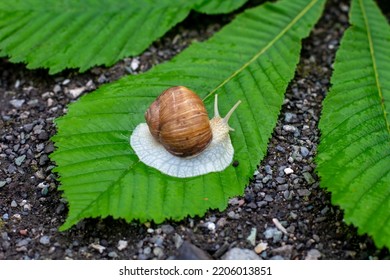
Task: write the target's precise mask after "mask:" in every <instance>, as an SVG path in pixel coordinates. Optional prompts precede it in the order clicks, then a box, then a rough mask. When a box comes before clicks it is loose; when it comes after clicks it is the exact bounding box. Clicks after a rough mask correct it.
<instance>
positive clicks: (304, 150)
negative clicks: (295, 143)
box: [300, 146, 309, 157]
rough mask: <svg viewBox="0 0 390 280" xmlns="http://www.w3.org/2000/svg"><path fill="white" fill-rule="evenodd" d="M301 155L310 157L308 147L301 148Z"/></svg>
mask: <svg viewBox="0 0 390 280" xmlns="http://www.w3.org/2000/svg"><path fill="white" fill-rule="evenodd" d="M300 151H301V155H302V156H303V157H307V156H308V155H309V150H308V149H307V148H306V147H303V146H302V147H300Z"/></svg>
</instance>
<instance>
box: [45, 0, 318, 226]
mask: <svg viewBox="0 0 390 280" xmlns="http://www.w3.org/2000/svg"><path fill="white" fill-rule="evenodd" d="M324 2H325V1H323V0H297V1H289V0H285V1H279V2H277V3H274V4H269V3H266V4H264V5H263V6H260V7H257V8H253V9H250V10H247V11H246V12H244V13H243V14H241V15H240V16H238V17H237V18H236V19H235V20H234V21H233V22H232V23H231V24H229V25H227V26H226V27H225V28H223V29H222V30H221V31H220V32H218V33H217V34H216V35H215V36H214V37H213V38H211V39H210V40H209V41H207V42H204V43H195V44H193V45H192V46H190V47H189V48H188V49H187V50H185V51H184V52H182V53H181V54H180V55H179V56H177V57H176V58H174V59H173V60H172V61H170V62H168V63H165V64H162V65H159V66H157V67H155V68H153V69H152V70H150V71H149V72H147V73H145V74H142V75H137V76H128V77H126V78H123V79H121V80H119V81H117V82H115V83H113V84H110V85H106V86H104V87H102V88H100V89H99V90H97V91H96V92H93V93H91V94H89V95H87V96H85V97H83V98H82V99H81V100H80V101H79V102H76V103H75V104H72V105H71V106H70V107H69V111H68V114H67V115H66V116H64V117H62V118H59V119H57V121H56V123H57V126H58V134H57V135H56V136H55V137H54V138H53V140H54V141H55V145H56V146H57V147H58V148H57V150H56V151H55V152H54V154H52V159H54V160H55V161H56V163H57V165H58V167H57V168H56V171H57V172H58V173H59V175H60V181H61V183H62V186H61V189H62V190H63V191H64V196H65V197H66V198H67V200H68V202H69V207H70V211H69V216H68V219H67V221H66V222H65V224H64V225H63V226H62V229H67V228H69V227H71V226H72V225H73V224H75V223H77V222H78V221H79V220H80V219H83V218H86V217H99V216H100V217H106V216H108V215H111V216H113V217H114V218H124V219H126V220H127V221H131V220H133V219H138V220H139V221H141V222H144V221H147V220H154V221H155V222H157V223H159V222H162V221H163V220H164V219H167V218H172V219H174V220H179V219H182V218H184V217H186V216H187V215H191V216H194V215H203V214H204V213H205V212H206V211H207V209H209V208H213V209H220V210H223V209H225V207H226V206H227V202H228V199H229V198H230V197H232V196H235V195H240V194H242V193H243V190H244V187H245V185H246V184H247V183H248V180H249V178H251V177H252V175H253V172H254V170H255V169H256V167H257V165H258V164H259V162H260V160H261V159H262V158H263V156H264V154H265V152H266V149H267V142H268V139H269V138H270V136H271V133H272V131H273V128H274V126H275V123H276V120H277V117H278V114H279V110H280V108H281V105H282V103H283V99H284V92H285V89H286V87H287V85H288V83H289V81H290V80H291V79H292V77H293V76H294V71H295V67H296V64H297V63H298V61H299V55H300V48H301V39H302V38H304V37H306V36H307V35H308V34H309V32H310V30H311V28H312V27H313V25H314V24H315V23H316V21H317V19H318V18H319V16H320V15H321V12H322V9H323V5H324ZM173 85H184V86H187V87H188V88H190V89H193V90H194V91H195V92H197V93H198V94H199V95H200V96H201V97H202V98H203V99H204V102H205V104H206V107H207V109H208V111H209V112H210V113H211V112H212V105H213V100H214V95H215V94H218V95H219V103H220V104H219V105H220V106H219V107H220V112H221V114H222V115H224V114H226V112H227V111H228V109H230V108H231V107H232V106H233V105H234V103H235V102H236V101H237V100H241V101H242V103H241V105H240V106H239V107H238V109H237V111H236V112H235V113H234V115H233V117H232V119H231V121H230V122H229V124H230V126H231V127H233V128H235V131H234V132H232V133H231V138H232V143H233V146H234V148H235V156H234V159H235V160H236V161H237V162H239V165H238V166H236V167H233V166H230V167H228V168H227V169H225V170H224V171H222V172H217V173H210V174H207V175H203V176H198V177H193V178H185V179H179V178H173V177H169V176H166V175H163V174H162V173H160V172H159V171H156V170H155V169H153V168H149V167H147V166H146V165H144V164H143V163H141V162H140V161H139V160H138V158H137V156H136V155H135V154H134V153H133V151H132V149H131V147H130V145H129V137H130V135H131V133H132V130H133V129H134V128H135V126H136V125H137V124H139V123H141V122H145V121H144V117H143V115H144V112H145V110H146V108H147V107H148V106H149V104H150V103H151V102H152V101H153V100H154V99H155V97H156V96H157V95H158V94H159V93H160V92H161V91H162V90H164V89H165V88H167V87H170V86H173Z"/></svg>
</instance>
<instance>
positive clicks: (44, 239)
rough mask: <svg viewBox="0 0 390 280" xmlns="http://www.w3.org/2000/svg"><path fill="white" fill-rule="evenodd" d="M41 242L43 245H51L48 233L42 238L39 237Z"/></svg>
mask: <svg viewBox="0 0 390 280" xmlns="http://www.w3.org/2000/svg"><path fill="white" fill-rule="evenodd" d="M39 243H41V244H43V245H49V244H50V237H49V236H47V235H44V236H42V237H41V238H39Z"/></svg>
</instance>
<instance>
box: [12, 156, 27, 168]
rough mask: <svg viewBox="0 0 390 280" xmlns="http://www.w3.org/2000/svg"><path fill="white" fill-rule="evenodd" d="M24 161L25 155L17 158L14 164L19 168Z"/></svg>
mask: <svg viewBox="0 0 390 280" xmlns="http://www.w3.org/2000/svg"><path fill="white" fill-rule="evenodd" d="M25 159H26V155H22V156H20V157H17V158H16V159H15V164H16V165H17V166H20V165H21V164H22V163H23V161H24V160H25Z"/></svg>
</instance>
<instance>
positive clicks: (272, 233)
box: [263, 227, 283, 243]
mask: <svg viewBox="0 0 390 280" xmlns="http://www.w3.org/2000/svg"><path fill="white" fill-rule="evenodd" d="M263 234H264V236H265V238H266V239H271V238H272V239H273V240H272V241H273V243H276V242H279V241H280V240H281V238H282V236H283V233H282V232H281V231H279V230H278V229H277V228H275V227H268V228H267V229H266V230H265V231H264V232H263Z"/></svg>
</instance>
